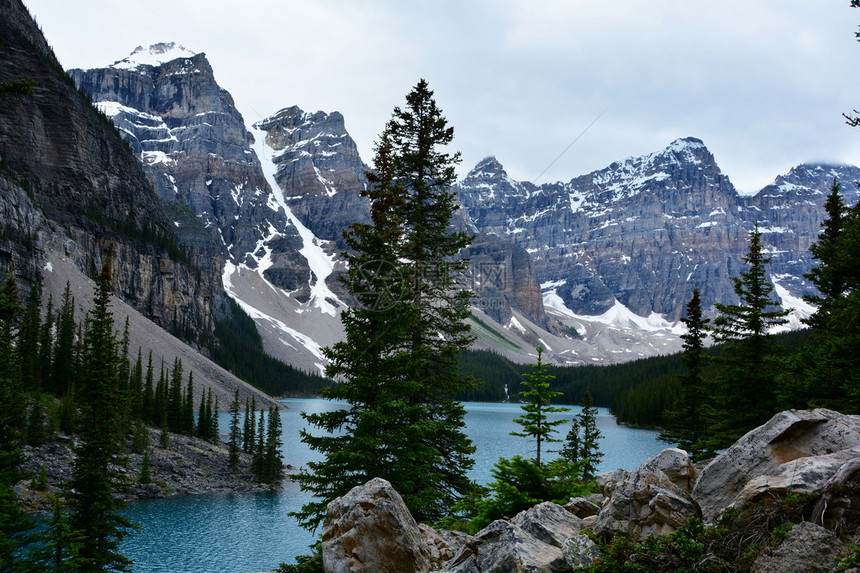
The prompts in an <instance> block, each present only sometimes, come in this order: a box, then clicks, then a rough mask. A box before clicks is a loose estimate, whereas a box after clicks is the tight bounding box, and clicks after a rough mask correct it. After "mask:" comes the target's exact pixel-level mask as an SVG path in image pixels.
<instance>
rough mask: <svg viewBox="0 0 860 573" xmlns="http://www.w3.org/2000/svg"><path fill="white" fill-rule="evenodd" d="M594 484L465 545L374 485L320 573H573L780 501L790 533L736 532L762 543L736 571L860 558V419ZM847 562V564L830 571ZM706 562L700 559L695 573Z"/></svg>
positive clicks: (358, 494) (461, 537)
mask: <svg viewBox="0 0 860 573" xmlns="http://www.w3.org/2000/svg"><path fill="white" fill-rule="evenodd" d="M597 481H598V485H600V487H601V490H602V493H601V494H598V495H596V496H594V498H577V499H573V500H570V502H569V503H567V504H565V505H564V506H561V505H557V504H553V503H549V502H545V503H541V504H538V505H536V506H534V507H532V508H530V509H528V510H526V511H523V512H522V513H520V514H518V515H516V516H514V517H512V518H511V519H499V520H496V521H494V522H493V523H491V524H490V525H488V526H487V527H485V528H484V529H482V530H481V531H479V532H478V533H476V534H475V535H466V534H463V533H458V532H451V531H443V530H434V529H432V528H430V527H427V526H426V525H423V524H420V525H419V524H417V523H416V522H415V520H414V519H413V518H412V516H411V515H410V513H409V511H408V509H407V508H406V506H405V504H404V503H403V500H402V499H401V497H400V495H399V494H398V493H397V492H396V491H395V490H394V489H393V488H392V487H391V484H389V483H388V482H387V481H385V480H382V479H379V478H376V479H373V480H371V481H370V482H368V483H366V484H365V485H363V486H358V487H356V488H354V489H353V490H352V491H350V492H349V493H348V494H346V495H345V496H343V497H341V498H338V499H336V500H334V501H333V502H331V503H330V504H329V506H328V511H327V514H326V518H325V525H324V530H323V536H322V557H323V564H324V567H325V571H326V572H337V573H359V572H365V573H386V572H388V573H429V572H436V573H489V572H499V573H500V572H526V571H529V572H532V573H537V572H542V573H551V572H566V571H575V570H577V569H581V568H582V567H585V566H589V565H592V564H593V563H594V562H595V560H599V559H600V558H601V555H600V551H599V549H598V545H597V544H596V543H595V540H600V539H603V540H608V539H611V538H613V537H615V536H618V535H620V536H622V537H624V538H626V539H630V540H632V541H636V540H645V539H648V538H652V537H651V536H657V535H666V534H671V533H672V532H674V531H677V530H678V528H680V527H681V526H683V525H684V524H686V523H687V522H688V520H689V519H691V518H697V519H699V520H701V521H702V522H704V524H705V525H709V524H715V523H716V522H717V521H718V519H719V518H720V516H721V515H723V514H724V513H725V512H726V510H729V509H732V510H733V511H734V512H735V514H737V512H738V511H742V510H743V509H744V508H748V507H749V508H752V507H754V504H756V503H761V502H765V503H767V502H768V501H771V502H775V501H778V500H780V499H784V498H786V497H787V496H789V495H796V496H799V495H802V496H804V498H803V499H805V500H806V503H805V504H804V506H803V508H802V509H803V511H802V515H801V516H799V517H798V518H797V520H796V521H792V522H786V523H783V524H781V525H780V527H779V528H777V529H776V530H771V529H770V528H768V527H758V529H760V530H761V531H757V526H754V525H752V524H750V523H742V524H741V525H739V526H738V527H741V528H742V530H741V531H740V532H739V533H740V537H738V538H737V546H738V548H740V547H741V545H742V544H743V543H744V541H743V540H742V539H741V538H744V539H746V540H748V539H749V538H751V537H753V536H755V535H760V536H761V538H762V541H761V542H760V543H758V542H757V544H753V545H751V546H750V551H749V554H750V555H749V557H747V556H746V555H744V556H743V558H744V559H749V560H750V563H749V565H743V566H742V567H741V568H740V569H737V570H743V571H747V570H749V571H753V572H754V573H784V572H793V571H797V572H801V571H802V572H804V573H809V572H827V571H846V572H847V571H850V572H851V573H856V572H857V571H860V569H858V568H857V566H856V563H854V561H856V558H857V557H860V551H858V546H860V527H858V524H860V416H849V415H844V414H840V413H838V412H834V411H831V410H824V409H817V410H789V411H786V412H781V413H779V414H777V415H775V416H774V417H773V418H772V419H771V420H770V421H768V422H767V423H766V424H764V425H762V426H760V427H758V428H756V429H754V430H752V431H750V432H749V433H747V434H746V435H745V436H743V437H742V438H741V439H740V440H738V441H737V442H736V443H735V444H734V445H732V446H731V447H730V448H728V449H726V450H725V451H724V452H722V453H721V454H720V455H719V456H717V457H716V458H714V459H713V460H712V461H711V462H710V463H709V464H708V465H707V466H705V467H704V468H697V467H695V466H694V465H693V464H692V463H691V462H690V458H689V456H688V455H687V453H686V452H684V451H683V450H679V449H677V448H668V449H666V450H663V451H662V452H661V453H659V454H657V455H655V456H653V457H651V458H649V459H648V460H646V461H645V462H643V463H642V465H641V466H639V468H637V469H635V470H632V471H628V470H616V471H615V472H611V473H606V474H602V475H601V476H599V477H598V479H597ZM761 507H764V508H765V509H766V508H767V507H768V506H767V505H764V506H761ZM652 539H653V538H652ZM734 539H735V538H731V540H730V541H729V543H735V541H734ZM702 549H703V550H704V548H702ZM849 556H850V557H851V559H850V560H849V561H851V563H848V564H845V563H844V562H843V563H842V564H840V563H839V561H838V560H839V559H840V558H845V557H849ZM711 557H712V556H710V555H708V554H704V555H703V556H702V563H704V562H705V561H707V560H708V559H710V558H711ZM738 558H741V556H740V555H739V556H738ZM636 570H637V571H638V570H674V569H673V568H672V567H668V568H667V567H658V569H642V568H639V569H636ZM695 570H699V569H695ZM733 570H735V569H733Z"/></svg>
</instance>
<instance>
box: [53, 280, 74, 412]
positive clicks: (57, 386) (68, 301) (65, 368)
mask: <svg viewBox="0 0 860 573" xmlns="http://www.w3.org/2000/svg"><path fill="white" fill-rule="evenodd" d="M76 354H77V349H76V348H75V299H74V297H73V296H72V295H71V286H70V285H69V283H66V290H65V291H63V300H62V305H61V306H60V310H59V312H58V315H57V341H56V344H55V345H54V362H53V367H52V369H51V386H50V390H51V391H52V392H53V393H54V394H55V395H57V396H62V395H64V394H65V393H66V392H69V391H72V392H74V381H75V371H76Z"/></svg>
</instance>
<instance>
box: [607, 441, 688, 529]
mask: <svg viewBox="0 0 860 573" xmlns="http://www.w3.org/2000/svg"><path fill="white" fill-rule="evenodd" d="M694 476H695V468H694V467H693V465H692V463H691V461H690V458H689V456H688V455H687V453H686V452H685V451H684V450H679V449H677V448H668V449H666V450H663V451H662V452H660V453H659V454H657V455H656V456H653V457H651V458H649V459H647V460H645V462H643V463H642V465H641V466H639V468H637V469H636V470H634V471H632V472H629V471H626V470H616V471H615V472H613V473H611V474H602V475H601V476H599V477H598V484H599V485H600V486H601V487H602V488H603V494H604V495H605V496H606V497H607V498H608V500H607V502H606V503H605V504H604V506H603V508H602V509H601V510H600V513H599V514H598V518H597V523H596V524H595V526H594V532H595V533H597V534H598V535H604V536H611V535H613V534H615V533H624V534H627V535H630V536H632V537H645V536H648V535H652V534H653V535H662V534H666V533H671V532H672V531H675V529H677V528H678V527H680V526H681V525H683V524H684V523H685V522H686V521H687V520H688V519H689V518H690V517H694V516H696V515H697V512H696V507H695V505H694V504H693V501H692V499H691V498H690V487H691V485H692V482H693V478H694Z"/></svg>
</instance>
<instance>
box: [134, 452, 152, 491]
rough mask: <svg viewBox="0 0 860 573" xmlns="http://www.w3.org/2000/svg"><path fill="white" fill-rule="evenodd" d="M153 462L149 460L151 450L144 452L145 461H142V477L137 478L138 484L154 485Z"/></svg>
mask: <svg viewBox="0 0 860 573" xmlns="http://www.w3.org/2000/svg"><path fill="white" fill-rule="evenodd" d="M151 465H152V462H150V460H149V450H148V449H147V450H145V451H144V452H143V459H142V460H141V461H140V475H139V476H137V483H141V484H147V483H152V468H151Z"/></svg>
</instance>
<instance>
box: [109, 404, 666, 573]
mask: <svg viewBox="0 0 860 573" xmlns="http://www.w3.org/2000/svg"><path fill="white" fill-rule="evenodd" d="M283 403H284V405H285V406H286V407H287V409H286V410H284V411H283V412H281V420H282V423H283V442H284V450H283V454H284V461H285V463H287V464H290V465H292V466H294V467H295V468H299V467H302V466H306V465H307V462H308V461H312V460H315V459H319V458H318V456H317V454H315V453H314V452H311V451H309V450H308V449H307V448H306V447H305V445H304V444H303V443H302V442H300V441H299V430H300V429H302V428H304V427H305V424H304V420H303V419H302V418H301V415H300V413H301V412H302V411H307V412H320V411H325V410H330V409H335V408H337V407H338V405H337V404H336V403H332V402H328V401H326V400H319V399H313V398H295V399H286V400H283ZM465 406H466V410H467V414H466V427H467V433H468V434H469V436H470V437H471V438H472V440H473V442H474V443H475V446H476V447H477V452H476V454H475V467H474V468H473V470H472V472H471V474H470V475H471V477H472V478H473V479H475V480H476V481H478V482H479V483H483V484H486V483H487V482H488V481H490V480H491V479H492V477H491V475H490V470H491V469H492V467H493V465H494V464H495V463H496V461H497V460H498V459H499V457H512V456H514V455H522V456H524V457H528V456H531V455H533V452H532V451H531V449H532V448H533V443H532V442H531V441H529V440H527V439H525V438H518V437H515V436H511V435H509V434H510V432H512V431H518V430H520V427H519V426H518V425H517V424H515V423H514V422H513V419H514V418H515V417H517V416H519V415H520V414H521V413H522V410H520V407H519V404H499V403H486V402H467V403H466V404H465ZM579 410H580V408H579V407H578V406H575V407H572V408H571V411H570V412H565V413H563V414H556V415H554V419H558V418H564V419H570V418H571V417H572V416H573V415H574V414H576V413H577V412H579ZM227 422H228V415H227V414H226V413H222V414H221V416H220V424H221V431H222V432H226V430H227ZM597 424H598V427H599V429H600V431H601V432H602V433H603V440H602V442H601V450H602V451H603V452H604V458H603V463H602V464H601V467H600V470H599V471H601V472H604V471H611V470H614V469H616V468H625V469H633V468H635V467H637V466H638V465H639V464H640V463H642V462H643V461H644V460H645V459H647V458H648V457H650V456H652V455H654V454H656V453H657V452H659V451H660V450H662V449H663V448H665V447H666V444H665V443H663V442H660V441H658V440H657V432H653V431H649V430H640V429H633V428H627V427H624V426H619V425H617V424H616V423H615V418H614V417H613V416H611V415H610V414H609V413H608V411H607V410H606V409H604V408H601V409H599V415H598V419H597ZM558 428H559V435H558V437H560V438H563V437H564V436H565V435H566V434H567V431H568V429H569V428H570V426H569V424H562V425H560V426H558ZM553 446H557V445H556V444H553ZM551 455H552V454H550V456H551ZM308 499H309V497H308V494H306V493H303V492H301V491H299V488H298V485H297V484H296V483H295V482H292V481H290V480H285V481H284V486H283V488H282V489H281V490H279V491H277V492H272V493H265V494H224V495H207V496H198V497H183V498H173V499H166V500H153V501H139V502H135V503H133V504H131V505H130V506H129V508H128V509H127V510H126V511H125V514H126V515H127V516H128V517H129V518H130V519H131V520H132V521H133V522H135V523H137V524H138V525H140V526H141V528H142V529H141V531H140V532H139V533H137V534H135V535H133V536H131V537H130V538H128V539H127V540H126V541H125V542H124V543H123V544H122V548H121V551H122V552H123V553H124V554H125V555H127V556H129V557H131V558H132V559H134V561H135V564H134V571H135V573H220V572H224V573H247V572H260V571H270V570H271V569H273V568H274V567H277V565H278V564H279V563H281V562H288V563H292V562H294V560H295V557H296V555H301V554H305V553H307V552H308V551H307V549H308V546H309V545H310V544H311V543H313V542H314V540H315V538H316V536H315V535H314V534H311V533H309V532H307V531H305V530H304V529H301V528H299V527H298V525H297V523H296V521H295V520H294V519H293V518H291V517H289V515H288V513H289V512H291V511H293V510H296V509H298V508H299V507H301V505H302V504H304V503H305V502H306V501H307V500H308Z"/></svg>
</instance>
